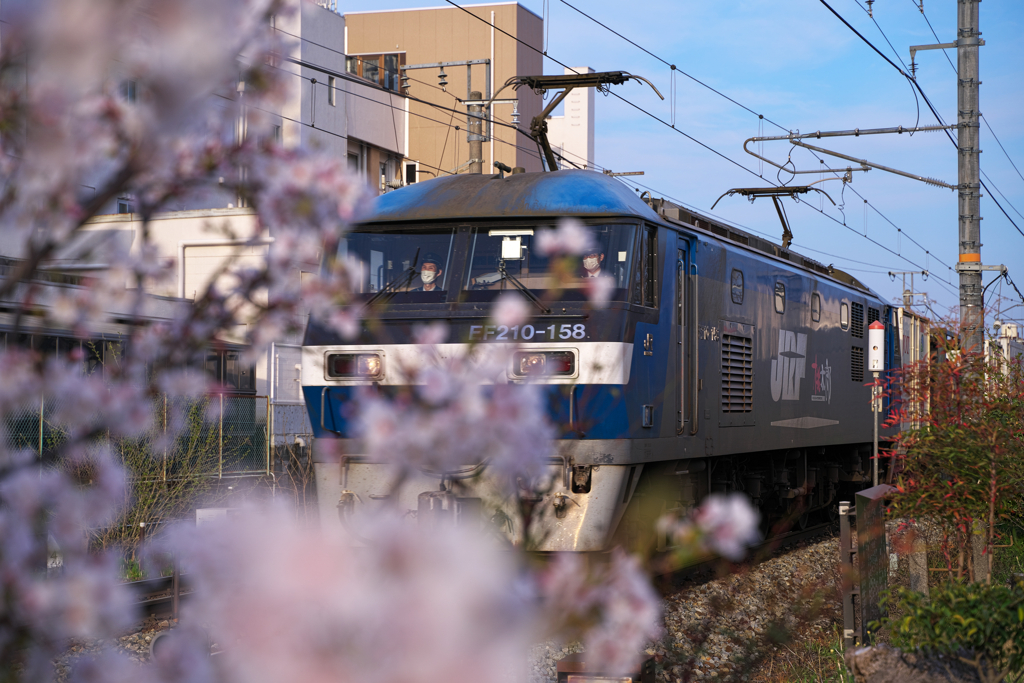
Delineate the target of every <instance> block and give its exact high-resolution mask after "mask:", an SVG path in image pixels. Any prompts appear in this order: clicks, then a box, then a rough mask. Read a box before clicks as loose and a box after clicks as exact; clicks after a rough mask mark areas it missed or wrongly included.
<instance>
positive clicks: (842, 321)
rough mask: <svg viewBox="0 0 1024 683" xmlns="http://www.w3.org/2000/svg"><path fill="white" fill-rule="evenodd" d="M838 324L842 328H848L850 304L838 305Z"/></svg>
mask: <svg viewBox="0 0 1024 683" xmlns="http://www.w3.org/2000/svg"><path fill="white" fill-rule="evenodd" d="M839 326H840V327H841V328H843V329H844V330H848V329H850V305H849V304H846V303H844V304H842V305H840V306H839Z"/></svg>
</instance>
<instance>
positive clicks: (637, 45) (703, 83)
mask: <svg viewBox="0 0 1024 683" xmlns="http://www.w3.org/2000/svg"><path fill="white" fill-rule="evenodd" d="M560 2H561V3H562V4H563V5H565V6H566V7H568V8H569V9H572V10H575V11H576V12H579V13H580V14H582V15H583V16H585V17H586V18H587V19H590V20H591V21H592V22H594V23H595V24H597V25H598V26H601V27H603V28H605V29H607V30H608V31H611V32H612V33H614V34H615V35H617V36H618V37H619V38H622V39H623V40H624V41H626V42H627V43H629V44H630V45H632V46H634V47H636V48H638V49H640V50H643V51H644V52H646V53H647V54H649V55H650V56H652V57H654V58H655V59H657V60H658V61H659V62H661V63H662V64H664V65H665V66H667V67H668V68H670V69H672V70H673V71H678V72H679V73H681V74H682V75H684V76H686V77H687V78H689V79H690V80H691V81H693V82H694V83H697V84H699V85H702V86H704V87H705V88H707V89H708V90H710V91H711V92H713V93H715V94H716V95H718V96H720V97H724V98H725V99H727V100H729V101H730V102H732V103H733V104H735V105H736V106H737V107H740V108H741V109H745V110H747V111H748V112H750V113H751V114H753V115H754V116H756V117H758V118H759V119H764V120H765V121H767V122H768V123H770V124H772V125H773V126H775V127H776V128H778V129H779V130H783V131H785V130H787V129H786V128H785V127H783V126H781V125H779V124H778V123H775V122H774V121H772V120H771V119H770V118H768V117H767V116H764V115H763V114H759V113H757V112H756V111H754V110H753V109H751V108H750V107H747V106H746V105H744V104H741V103H740V102H737V101H736V100H734V99H733V98H731V97H729V96H728V95H726V94H725V93H723V92H721V91H719V90H716V89H715V88H713V87H712V86H710V85H708V84H707V83H705V82H704V81H702V80H700V79H698V78H696V77H695V76H691V75H690V74H688V73H686V72H685V71H683V70H682V69H680V68H679V67H677V66H676V65H675V64H670V63H669V62H667V61H666V60H664V59H662V58H661V57H659V56H658V55H656V54H654V53H653V52H651V51H650V50H648V49H647V48H645V47H644V46H643V45H639V44H638V43H635V42H633V41H632V40H630V39H629V38H627V37H626V36H624V35H622V34H621V33H619V32H618V31H616V30H615V29H613V28H611V27H610V26H608V25H607V24H604V23H602V22H601V21H598V20H597V19H595V18H594V17H592V16H590V15H589V14H587V13H586V12H584V11H583V10H581V9H580V8H578V7H575V6H573V5H570V4H569V3H568V2H566V1H565V0H560Z"/></svg>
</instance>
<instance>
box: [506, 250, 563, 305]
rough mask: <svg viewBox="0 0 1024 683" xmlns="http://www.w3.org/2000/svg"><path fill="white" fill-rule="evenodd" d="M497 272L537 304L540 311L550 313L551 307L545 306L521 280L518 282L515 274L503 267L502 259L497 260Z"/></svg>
mask: <svg viewBox="0 0 1024 683" xmlns="http://www.w3.org/2000/svg"><path fill="white" fill-rule="evenodd" d="M498 272H499V273H501V276H502V277H503V278H505V279H507V280H508V281H509V282H511V283H512V284H513V286H515V288H516V289H518V290H519V291H520V292H522V293H523V294H525V295H526V297H527V298H528V299H530V300H531V301H532V302H533V303H535V304H537V306H538V307H540V310H541V311H542V312H543V313H545V314H548V313H551V309H550V308H548V307H547V306H545V305H544V304H543V303H542V302H541V300H540V299H539V298H537V295H536V294H534V293H533V292H531V291H530V290H529V289H527V288H526V285H524V284H523V283H522V282H520V281H519V280H518V279H517V278H516V276H515V275H513V274H512V273H510V272H508V271H507V270H506V269H505V261H504V260H502V261H499V262H498Z"/></svg>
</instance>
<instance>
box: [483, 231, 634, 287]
mask: <svg viewBox="0 0 1024 683" xmlns="http://www.w3.org/2000/svg"><path fill="white" fill-rule="evenodd" d="M545 230H550V228H536V229H534V228H532V227H528V226H523V227H502V228H477V229H474V230H473V233H472V235H471V237H470V248H469V263H468V267H467V268H466V278H465V282H463V287H464V288H465V290H466V291H465V294H464V297H463V298H464V300H466V301H491V300H492V299H494V297H495V296H496V295H497V292H498V291H499V290H503V289H513V288H514V287H515V285H514V284H513V283H510V282H509V279H510V278H514V279H515V280H517V281H518V282H519V283H521V284H522V285H523V286H524V287H526V288H527V289H529V290H532V291H533V292H534V293H535V294H538V295H540V294H541V293H542V292H544V291H545V290H548V289H549V288H551V287H552V286H554V283H555V281H556V277H555V275H556V274H555V273H552V271H551V269H552V266H553V264H552V261H551V260H550V259H549V258H548V257H547V256H546V255H545V254H544V253H543V252H542V251H541V249H540V248H539V243H540V242H542V241H543V240H542V239H541V235H542V233H543V232H544V231H545ZM587 230H588V231H589V232H590V234H591V236H592V237H593V238H594V240H593V241H594V245H595V246H594V247H593V248H592V249H590V253H588V254H582V255H581V257H580V258H579V259H578V262H577V263H576V264H575V270H574V271H573V272H571V273H568V274H566V273H561V274H560V275H561V277H558V278H557V280H558V283H559V288H560V290H561V291H560V293H559V294H558V295H557V298H558V299H560V300H562V301H583V300H585V299H586V290H587V288H588V285H589V284H590V283H588V279H589V278H608V279H609V280H610V282H611V285H612V286H611V288H610V289H611V291H612V294H611V300H612V301H625V300H626V295H627V291H628V287H629V282H630V279H629V274H630V266H631V265H632V263H633V247H634V243H635V242H636V226H635V225H623V224H605V225H590V226H587ZM558 267H564V264H559V266H558ZM566 275H568V277H566Z"/></svg>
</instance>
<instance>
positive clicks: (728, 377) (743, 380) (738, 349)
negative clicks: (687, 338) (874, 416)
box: [722, 334, 864, 413]
mask: <svg viewBox="0 0 1024 683" xmlns="http://www.w3.org/2000/svg"><path fill="white" fill-rule="evenodd" d="M863 365H864V363H863V357H862V361H861V366H863ZM753 410H754V343H753V340H752V339H751V338H750V337H737V336H734V335H731V334H723V335H722V412H723V413H749V412H752V411H753Z"/></svg>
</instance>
